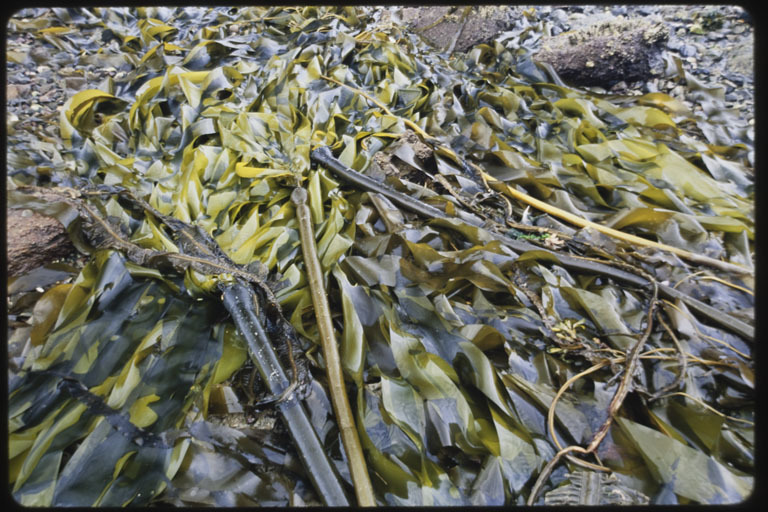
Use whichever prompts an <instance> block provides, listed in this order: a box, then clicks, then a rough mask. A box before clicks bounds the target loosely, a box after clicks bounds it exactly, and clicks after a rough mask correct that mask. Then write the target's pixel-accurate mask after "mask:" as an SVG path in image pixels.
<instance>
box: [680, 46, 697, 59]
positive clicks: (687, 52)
mask: <svg viewBox="0 0 768 512" xmlns="http://www.w3.org/2000/svg"><path fill="white" fill-rule="evenodd" d="M680 55H682V56H683V57H693V56H694V55H696V47H695V46H693V45H692V44H684V45H683V46H682V48H680Z"/></svg>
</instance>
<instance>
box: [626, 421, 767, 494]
mask: <svg viewBox="0 0 768 512" xmlns="http://www.w3.org/2000/svg"><path fill="white" fill-rule="evenodd" d="M617 423H618V425H619V427H620V428H621V429H622V430H623V431H624V433H625V434H626V435H627V436H628V437H629V439H630V440H631V441H632V443H633V444H634V446H635V449H637V450H638V451H639V452H640V453H641V454H642V456H643V459H645V462H646V465H647V466H648V468H649V469H650V471H651V473H652V474H653V475H654V478H656V481H657V482H658V483H659V484H660V485H665V484H666V485H669V486H671V489H672V491H673V492H674V493H675V494H677V495H678V496H680V497H682V498H686V499H688V500H690V502H692V503H701V504H708V505H715V504H728V503H738V502H740V501H742V500H744V499H746V498H747V497H748V496H749V495H750V494H751V492H752V489H753V486H754V478H753V477H751V476H748V475H743V474H741V473H740V472H736V471H735V470H733V469H730V468H729V467H728V466H725V465H723V464H721V463H720V462H717V461H716V460H715V459H714V458H712V457H708V456H706V455H705V454H704V453H702V452H700V451H697V450H695V449H693V448H690V447H688V446H686V445H684V444H682V443H680V442H679V441H676V440H674V439H673V438H671V437H667V436H665V435H664V434H662V433H660V432H658V431H656V430H653V429H650V428H648V427H646V426H643V425H641V424H639V423H635V422H633V421H630V420H628V419H625V418H618V419H617Z"/></svg>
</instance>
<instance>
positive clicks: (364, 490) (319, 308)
mask: <svg viewBox="0 0 768 512" xmlns="http://www.w3.org/2000/svg"><path fill="white" fill-rule="evenodd" d="M291 201H293V204H295V205H296V218H297V219H298V221H299V236H300V238H301V252H302V254H303V255H304V265H305V266H306V268H307V277H308V278H309V289H310V293H311V294H312V304H313V305H314V307H315V317H316V318H317V328H318V330H319V331H320V340H321V342H322V346H323V357H324V359H325V371H326V374H327V376H328V388H329V390H330V394H331V403H333V409H334V411H335V412H336V422H337V423H338V426H339V431H340V433H341V441H342V443H343V444H344V450H346V452H347V460H348V461H349V472H350V474H351V475H352V481H353V483H354V486H355V495H356V496H357V503H358V505H360V506H362V507H374V506H376V500H375V498H374V496H373V487H372V485H371V480H370V477H369V476H368V468H367V466H366V464H365V458H364V456H363V449H362V445H361V444H360V438H359V437H358V435H357V429H356V428H355V420H354V417H353V416H352V409H351V408H350V406H349V398H348V397H347V391H346V388H345V387H344V374H343V373H342V369H341V359H340V358H339V352H338V349H337V345H336V336H335V335H334V333H333V325H332V324H331V314H330V307H329V306H328V299H327V298H326V292H325V286H323V271H322V269H321V268H320V262H319V261H318V258H317V248H316V246H315V235H314V230H313V229H312V220H311V217H310V211H309V207H308V206H307V192H306V190H304V189H303V188H301V187H296V188H295V189H294V190H293V193H292V194H291Z"/></svg>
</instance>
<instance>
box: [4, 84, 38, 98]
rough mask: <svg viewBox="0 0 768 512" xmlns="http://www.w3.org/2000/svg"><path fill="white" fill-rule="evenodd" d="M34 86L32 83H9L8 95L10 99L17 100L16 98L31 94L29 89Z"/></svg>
mask: <svg viewBox="0 0 768 512" xmlns="http://www.w3.org/2000/svg"><path fill="white" fill-rule="evenodd" d="M31 87H32V86H31V85H18V84H10V85H8V88H7V89H6V91H5V92H6V95H7V97H8V100H9V101H10V100H15V99H16V98H22V97H24V96H26V95H27V94H29V90H30V88H31Z"/></svg>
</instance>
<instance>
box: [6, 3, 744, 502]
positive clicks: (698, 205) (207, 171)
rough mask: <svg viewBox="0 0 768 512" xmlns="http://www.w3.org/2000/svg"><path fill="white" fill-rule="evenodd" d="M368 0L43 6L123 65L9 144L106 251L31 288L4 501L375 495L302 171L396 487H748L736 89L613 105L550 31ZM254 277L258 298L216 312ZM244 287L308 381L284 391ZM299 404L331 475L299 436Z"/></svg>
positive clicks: (415, 497)
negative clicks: (323, 342)
mask: <svg viewBox="0 0 768 512" xmlns="http://www.w3.org/2000/svg"><path fill="white" fill-rule="evenodd" d="M377 16H378V12H377V11H376V10H375V9H372V8H351V7H300V8H290V7H273V8H268V7H248V8H236V9H225V8H186V9H165V8H140V9H125V8H116V9H107V8H93V9H88V10H65V9H57V10H51V11H48V14H47V15H46V16H44V17H41V19H45V20H47V21H48V23H47V26H46V27H44V28H41V27H38V28H37V29H36V32H35V33H36V35H37V36H38V37H42V38H45V40H46V41H48V42H49V43H51V44H53V45H54V46H56V47H57V48H58V50H61V51H69V52H72V55H74V56H75V62H74V66H75V67H77V66H78V65H79V63H81V62H89V63H91V64H94V63H95V64H96V65H98V63H99V62H102V61H103V63H104V65H106V64H109V65H110V66H113V67H116V68H118V69H120V70H121V71H124V72H125V73H126V75H125V77H124V78H123V79H121V80H119V81H114V80H112V79H107V80H106V81H105V82H104V83H103V84H102V85H101V86H100V88H99V89H89V90H84V91H81V92H78V93H77V94H75V95H74V96H73V97H71V99H70V100H69V101H68V102H67V103H66V104H65V105H64V106H63V109H62V112H61V120H60V135H61V138H60V139H53V138H51V139H50V140H47V141H45V142H46V145H45V148H44V149H40V148H41V146H40V145H37V146H35V145H33V144H30V145H22V146H19V147H17V148H13V147H9V151H10V152H13V153H14V157H13V158H12V159H11V165H12V166H13V165H15V166H16V169H15V170H16V171H17V172H14V173H11V177H9V178H8V180H7V187H8V189H9V205H10V206H11V207H22V208H32V209H35V210H36V211H40V212H43V213H47V214H49V215H54V216H56V217H57V218H59V219H60V220H61V221H62V222H63V223H64V224H65V225H66V226H67V228H68V230H69V232H70V234H71V236H72V238H73V240H74V242H75V243H76V245H77V246H78V247H79V248H80V249H81V250H83V251H85V252H87V253H88V254H89V255H90V256H89V260H88V263H87V264H86V266H85V267H84V268H83V269H82V270H81V271H80V272H79V274H78V275H77V276H76V278H75V279H74V280H73V281H72V282H65V283H62V284H58V285H56V286H54V287H53V288H51V289H49V290H48V291H47V292H46V293H44V294H43V295H42V296H41V297H40V298H39V299H38V300H37V302H36V304H35V305H34V309H33V311H32V317H31V324H32V329H31V330H30V337H29V340H28V342H27V346H26V348H25V353H24V360H23V364H22V365H21V367H20V368H18V369H17V370H15V371H14V372H12V373H13V374H12V375H11V376H10V381H9V382H10V383H9V388H10V395H9V401H8V413H9V418H8V421H9V432H10V438H9V458H10V486H11V488H12V493H13V496H14V497H15V498H16V499H17V500H18V501H20V502H21V503H23V504H25V505H34V506H48V505H57V506H61V505H69V506H71V505H78V506H91V505H96V506H122V505H146V504H153V503H154V504H163V503H165V504H169V503H171V504H176V505H201V504H207V505H220V506H233V505H267V506H268V505H300V504H304V503H318V502H321V503H339V501H338V500H337V498H338V497H337V498H333V497H332V496H331V497H329V495H327V494H326V491H325V490H324V488H323V487H322V481H324V479H325V480H328V479H330V480H334V479H336V480H337V482H338V483H340V486H341V488H342V489H343V496H342V497H341V498H340V499H341V502H342V503H343V502H344V500H345V499H346V500H348V502H349V503H350V504H355V500H354V491H353V485H352V479H351V477H350V470H349V469H348V460H349V458H350V457H349V454H347V453H346V452H345V450H344V449H343V447H342V443H341V438H340V429H339V427H338V426H337V423H336V419H335V415H334V410H333V408H332V407H331V401H330V399H329V392H328V382H327V380H326V374H325V371H324V370H325V366H326V361H325V358H324V356H323V352H322V351H321V350H320V340H319V338H320V333H319V331H318V321H317V320H316V316H315V307H313V301H312V296H311V293H310V287H309V280H308V277H307V272H306V269H307V264H306V262H305V261H304V256H303V255H302V242H301V238H300V226H299V221H298V219H297V214H296V212H297V208H298V207H297V206H296V205H295V204H294V202H292V201H291V194H292V192H293V191H294V189H295V187H297V186H301V187H302V188H303V189H305V190H306V191H307V197H308V199H307V205H308V207H309V212H310V215H309V217H310V218H311V224H312V227H313V228H314V233H315V235H314V236H315V242H316V246H317V255H318V259H319V263H320V268H321V270H322V278H323V281H324V282H323V284H324V286H325V289H326V291H327V299H328V301H329V303H330V310H331V319H332V323H333V326H334V328H335V330H336V335H337V338H338V341H339V351H340V354H341V364H342V367H343V371H344V375H345V377H346V392H347V394H348V397H349V402H350V403H351V408H352V410H353V411H354V418H355V423H356V429H357V434H358V435H359V439H360V442H361V444H362V448H363V453H364V457H365V465H366V467H367V471H368V474H369V475H370V481H371V483H372V487H373V491H374V495H375V501H376V502H377V503H378V504H380V505H385V504H387V505H406V504H409V505H501V504H524V503H526V502H529V503H541V504H543V503H561V504H562V503H590V504H592V503H644V502H648V501H650V502H651V503H665V504H674V503H681V504H683V503H732V502H738V501H741V500H742V499H745V498H746V497H747V496H748V495H749V494H750V492H751V489H752V487H753V484H754V482H753V476H752V475H753V473H754V457H753V447H754V423H753V420H754V404H755V392H754V378H753V370H754V363H753V360H752V355H751V354H752V348H753V345H752V344H753V341H754V340H753V339H752V337H753V330H752V329H753V328H752V324H753V318H752V316H753V313H752V311H753V310H752V308H753V305H754V302H753V292H752V291H751V288H752V286H753V281H754V279H753V274H752V272H753V271H752V259H753V257H752V254H753V236H754V213H753V209H754V207H753V204H754V192H753V176H752V169H751V165H750V162H749V158H748V155H749V152H750V151H751V149H752V148H750V147H749V146H748V145H747V144H745V141H744V140H739V139H738V137H737V136H734V135H733V134H732V133H731V132H729V131H728V129H727V126H724V125H725V124H727V120H728V116H727V115H725V114H723V115H719V116H718V115H715V114H716V113H717V111H718V109H720V108H722V97H721V95H720V93H721V92H722V91H720V90H717V89H706V88H703V87H701V86H700V85H697V83H696V82H695V81H693V80H688V81H687V82H686V74H685V71H684V70H683V69H682V68H681V69H680V70H679V79H680V82H681V83H687V84H688V86H690V87H694V86H697V87H698V89H699V93H700V95H701V100H702V104H704V105H705V106H706V108H707V109H709V111H707V112H704V113H701V112H699V113H696V112H692V111H690V110H688V108H687V107H686V106H685V105H684V104H682V103H681V102H679V101H677V100H675V99H673V98H671V97H669V96H666V95H664V94H662V93H652V94H646V95H643V96H632V97H623V96H622V97H620V96H601V95H598V94H595V93H588V92H585V91H583V90H579V89H574V88H569V87H568V86H566V85H564V84H563V83H562V82H560V81H559V79H558V78H557V77H556V76H552V75H551V74H549V72H547V71H546V70H544V69H542V68H540V67H537V66H536V65H535V64H534V63H533V62H532V61H531V59H530V54H531V51H530V44H531V41H533V40H535V39H536V38H538V37H540V31H541V30H542V27H541V26H539V25H535V24H532V25H530V26H528V27H527V28H525V29H523V30H518V31H512V32H507V33H505V34H503V35H502V36H501V37H500V38H499V39H497V40H496V41H495V42H494V43H493V44H488V45H479V46H477V47H475V48H474V49H472V50H471V51H470V52H469V53H467V54H461V55H458V54H457V55H452V56H449V55H446V54H438V53H434V51H433V50H431V49H430V48H429V47H427V46H425V45H423V44H422V43H421V41H419V40H418V38H417V37H416V36H413V35H408V34H404V33H402V32H401V31H400V30H399V29H398V28H397V27H396V26H391V25H386V24H382V23H378V18H377ZM36 23H37V24H38V25H40V24H41V23H40V22H39V20H36ZM52 51H56V50H52ZM707 117H709V119H706V118H707ZM707 123H709V124H707ZM718 123H721V124H720V125H718ZM710 136H711V137H715V138H717V139H718V140H719V142H715V141H712V140H709V139H710V138H711V137H710ZM723 139H729V141H728V142H723ZM326 147H328V148H329V149H323V148H326ZM373 169H377V170H378V171H379V172H378V173H374V172H372V170H373ZM345 173H346V174H345ZM359 173H363V174H365V173H368V174H370V176H369V177H367V178H366V177H363V178H359V179H358V178H355V175H359ZM350 176H351V177H350ZM355 179H358V181H354V180H355ZM353 183H357V185H354V184H353ZM531 205H533V207H532V206H531ZM543 212H546V213H543ZM574 217H577V218H579V219H582V220H584V221H585V223H583V224H575V223H574V222H572V221H573V218H574ZM586 221H590V222H592V223H594V224H589V223H587V222H586ZM595 225H600V226H603V227H605V228H612V230H614V231H611V230H604V231H603V233H602V234H601V232H600V231H599V230H597V229H596V228H595ZM616 232H619V233H624V234H627V235H634V236H635V237H636V239H637V240H640V241H641V242H643V241H646V242H655V243H656V244H657V245H655V246H654V245H653V244H650V245H643V244H642V243H634V242H631V240H634V239H632V238H628V239H621V238H619V237H617V236H615V235H616ZM606 233H607V234H606ZM659 244H663V245H659ZM675 248H676V249H677V252H675V251H674V250H673V249H675ZM718 262H721V263H723V264H721V265H718ZM713 265H714V266H713ZM233 282H237V283H239V286H241V287H243V288H242V289H245V290H247V293H245V292H244V293H245V295H243V296H238V298H236V299H232V298H231V297H232V296H231V295H230V296H229V298H230V299H231V300H229V302H227V301H226V300H224V301H223V300H222V296H224V298H225V299H227V297H228V296H227V292H226V290H227V286H231V285H232V283H233ZM222 290H224V291H222ZM249 294H250V295H249ZM243 297H245V298H243ZM249 297H250V298H249ZM251 299H252V300H251ZM238 308H240V309H242V310H243V311H246V312H248V313H249V314H251V315H252V318H254V319H258V322H256V323H259V324H260V325H263V326H264V327H263V328H264V331H265V332H264V333H261V332H260V331H259V338H260V339H261V334H265V335H266V336H268V338H269V340H270V343H271V344H272V345H273V346H274V347H275V349H276V351H277V357H278V360H279V364H280V366H281V367H282V368H283V369H284V370H285V378H286V379H290V380H291V381H292V387H291V389H290V390H289V392H290V393H289V394H290V395H291V396H290V397H288V401H287V402H286V401H285V399H286V396H281V397H272V398H270V399H266V400H265V399H264V396H265V395H266V392H267V391H270V388H269V386H268V385H265V382H264V381H265V378H264V376H261V377H260V376H259V375H260V374H259V372H257V371H256V366H255V364H256V363H255V362H254V361H256V360H257V359H258V358H259V357H261V354H255V353H254V349H253V345H252V344H251V342H250V341H249V336H252V333H247V332H243V331H244V329H243V328H242V326H243V325H244V324H243V322H242V321H238V316H237V315H236V314H233V313H232V312H233V310H234V311H237V310H238ZM256 323H252V325H256ZM269 378H271V376H270V377H269ZM266 380H269V379H266ZM272 391H274V390H272ZM299 402H300V406H301V407H303V408H304V410H305V411H306V414H307V415H308V418H309V421H310V422H311V425H312V429H313V430H314V432H315V435H316V436H317V440H318V441H319V443H320V445H321V446H320V448H321V450H320V451H321V452H322V455H318V457H319V458H323V457H326V462H328V464H329V465H330V469H331V471H329V472H328V473H329V474H328V475H317V474H312V473H313V471H316V466H313V465H312V464H310V463H308V462H307V460H306V457H305V455H306V454H304V453H303V452H302V448H301V446H298V447H297V446H295V445H294V444H293V443H294V442H295V441H296V439H295V438H294V437H289V436H288V435H287V434H286V432H287V430H289V429H290V428H291V425H287V426H286V425H284V424H283V423H281V421H282V420H281V419H280V418H286V416H285V414H288V413H286V412H285V411H286V410H287V409H288V408H287V407H284V408H283V409H280V407H281V405H284V404H286V403H293V404H299ZM276 410H279V411H281V414H283V416H277V415H276V412H275V411H276ZM254 419H257V420H258V421H256V422H255V423H253V421H254ZM291 432H293V431H291ZM310 437H311V436H310ZM299 444H300V443H299ZM297 454H298V455H297ZM313 468H315V469H313ZM318 482H320V483H318ZM585 488H586V489H585ZM585 496H587V498H588V501H585V500H587V498H585ZM589 500H591V501H589Z"/></svg>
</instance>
